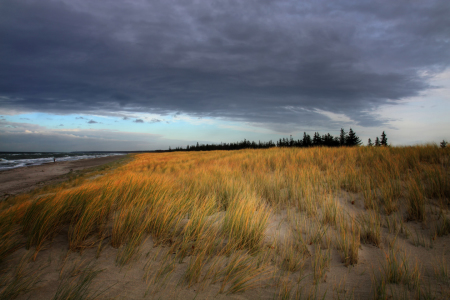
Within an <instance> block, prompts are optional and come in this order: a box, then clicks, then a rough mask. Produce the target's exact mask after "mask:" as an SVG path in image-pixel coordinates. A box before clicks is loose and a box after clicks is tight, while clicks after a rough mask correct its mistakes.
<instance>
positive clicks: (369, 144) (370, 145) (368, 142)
mask: <svg viewBox="0 0 450 300" xmlns="http://www.w3.org/2000/svg"><path fill="white" fill-rule="evenodd" d="M372 146H373V143H372V140H371V139H369V140H368V141H367V147H372Z"/></svg>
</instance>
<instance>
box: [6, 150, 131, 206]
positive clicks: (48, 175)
mask: <svg viewBox="0 0 450 300" xmlns="http://www.w3.org/2000/svg"><path fill="white" fill-rule="evenodd" d="M125 157H127V155H113V156H106V157H99V158H90V159H80V160H73V161H62V162H58V161H56V162H50V163H45V164H42V165H37V166H27V167H20V168H14V169H9V170H2V171H0V202H1V201H4V200H6V199H8V198H9V197H10V196H16V195H18V194H22V193H27V192H31V191H33V190H34V189H36V188H40V187H43V186H46V185H48V184H52V183H58V182H62V181H64V180H66V179H68V176H67V175H68V174H70V173H72V172H74V171H81V170H84V169H88V168H93V167H97V166H101V165H104V164H107V163H111V162H114V161H117V160H120V159H123V158H125Z"/></svg>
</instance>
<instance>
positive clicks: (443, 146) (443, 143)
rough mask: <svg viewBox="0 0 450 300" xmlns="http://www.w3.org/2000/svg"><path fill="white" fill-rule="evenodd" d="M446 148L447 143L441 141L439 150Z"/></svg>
mask: <svg viewBox="0 0 450 300" xmlns="http://www.w3.org/2000/svg"><path fill="white" fill-rule="evenodd" d="M445 147H447V142H446V141H445V140H442V142H441V148H445Z"/></svg>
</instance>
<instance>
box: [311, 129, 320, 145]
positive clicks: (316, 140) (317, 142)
mask: <svg viewBox="0 0 450 300" xmlns="http://www.w3.org/2000/svg"><path fill="white" fill-rule="evenodd" d="M312 143H313V145H314V146H320V145H322V138H321V137H320V134H319V133H318V132H315V133H314V137H313V140H312Z"/></svg>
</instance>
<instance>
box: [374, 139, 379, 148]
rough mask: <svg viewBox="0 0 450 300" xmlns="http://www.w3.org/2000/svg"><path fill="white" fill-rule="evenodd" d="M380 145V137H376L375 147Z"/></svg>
mask: <svg viewBox="0 0 450 300" xmlns="http://www.w3.org/2000/svg"><path fill="white" fill-rule="evenodd" d="M379 146H380V139H379V138H378V137H376V139H375V147H379Z"/></svg>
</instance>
